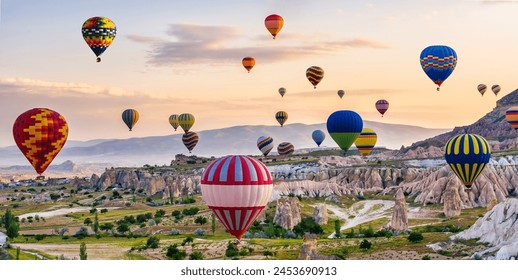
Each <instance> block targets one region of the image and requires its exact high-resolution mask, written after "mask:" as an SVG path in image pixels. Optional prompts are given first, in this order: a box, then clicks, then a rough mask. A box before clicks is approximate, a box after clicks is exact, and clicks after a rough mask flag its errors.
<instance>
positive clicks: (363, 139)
mask: <svg viewBox="0 0 518 280" xmlns="http://www.w3.org/2000/svg"><path fill="white" fill-rule="evenodd" d="M377 141H378V135H376V132H374V130H372V129H371V128H368V127H364V128H363V129H362V132H361V133H360V135H359V136H358V138H357V139H356V141H355V142H354V145H356V148H358V151H359V152H360V154H362V156H368V155H369V154H370V153H371V152H372V149H373V148H374V146H375V145H376V142H377Z"/></svg>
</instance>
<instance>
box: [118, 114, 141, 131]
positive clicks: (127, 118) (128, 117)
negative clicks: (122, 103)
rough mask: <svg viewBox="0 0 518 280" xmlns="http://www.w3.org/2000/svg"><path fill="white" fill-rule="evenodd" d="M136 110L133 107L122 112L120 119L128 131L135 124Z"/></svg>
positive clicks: (136, 118)
mask: <svg viewBox="0 0 518 280" xmlns="http://www.w3.org/2000/svg"><path fill="white" fill-rule="evenodd" d="M138 116H139V115H138V112H137V110H135V109H126V110H124V112H122V120H123V121H124V123H125V124H126V125H127V126H128V128H129V131H131V129H132V128H133V127H134V126H135V124H136V123H137V121H138Z"/></svg>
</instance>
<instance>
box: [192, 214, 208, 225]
mask: <svg viewBox="0 0 518 280" xmlns="http://www.w3.org/2000/svg"><path fill="white" fill-rule="evenodd" d="M194 222H195V223H197V224H200V225H203V224H206V223H207V218H205V217H202V216H198V217H196V219H195V220H194Z"/></svg>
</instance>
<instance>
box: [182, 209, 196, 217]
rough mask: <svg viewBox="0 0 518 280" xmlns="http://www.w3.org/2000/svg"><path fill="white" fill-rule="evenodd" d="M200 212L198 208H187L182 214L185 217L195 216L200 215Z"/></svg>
mask: <svg viewBox="0 0 518 280" xmlns="http://www.w3.org/2000/svg"><path fill="white" fill-rule="evenodd" d="M198 211H200V209H198V207H192V208H186V209H183V210H182V214H184V215H185V216H194V215H196V214H198Z"/></svg>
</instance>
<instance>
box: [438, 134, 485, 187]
mask: <svg viewBox="0 0 518 280" xmlns="http://www.w3.org/2000/svg"><path fill="white" fill-rule="evenodd" d="M444 158H445V159H446V162H447V163H448V165H449V166H450V168H451V169H452V170H453V172H454V173H455V175H457V177H459V179H460V180H461V181H462V183H463V184H464V185H465V186H466V188H468V189H470V188H471V185H473V182H474V181H475V180H476V179H477V177H478V176H479V175H480V173H481V172H482V170H484V168H486V165H487V163H488V162H489V159H490V158H491V146H489V144H488V143H487V141H486V139H484V137H482V136H480V135H477V134H460V135H456V136H454V137H452V138H450V140H448V142H446V145H445V146H444Z"/></svg>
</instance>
